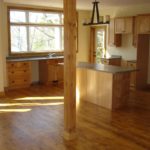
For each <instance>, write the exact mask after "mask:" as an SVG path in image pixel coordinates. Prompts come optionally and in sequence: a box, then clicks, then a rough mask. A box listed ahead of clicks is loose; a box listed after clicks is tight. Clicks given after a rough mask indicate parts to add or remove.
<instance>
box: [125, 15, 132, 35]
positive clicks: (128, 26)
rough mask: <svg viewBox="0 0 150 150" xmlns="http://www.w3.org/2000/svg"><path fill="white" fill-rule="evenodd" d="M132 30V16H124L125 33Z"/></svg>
mask: <svg viewBox="0 0 150 150" xmlns="http://www.w3.org/2000/svg"><path fill="white" fill-rule="evenodd" d="M132 31H133V18H132V17H127V18H125V33H132Z"/></svg>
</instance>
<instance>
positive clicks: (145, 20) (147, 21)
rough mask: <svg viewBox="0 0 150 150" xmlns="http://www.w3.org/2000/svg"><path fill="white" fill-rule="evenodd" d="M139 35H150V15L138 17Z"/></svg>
mask: <svg viewBox="0 0 150 150" xmlns="http://www.w3.org/2000/svg"><path fill="white" fill-rule="evenodd" d="M138 33H148V34H150V15H146V16H138Z"/></svg>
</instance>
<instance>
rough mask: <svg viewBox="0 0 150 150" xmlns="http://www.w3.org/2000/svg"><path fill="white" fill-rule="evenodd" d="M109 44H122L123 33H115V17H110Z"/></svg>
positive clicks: (118, 45) (117, 45)
mask: <svg viewBox="0 0 150 150" xmlns="http://www.w3.org/2000/svg"><path fill="white" fill-rule="evenodd" d="M108 45H109V46H116V47H120V46H121V35H120V34H115V19H110V24H109V38H108Z"/></svg>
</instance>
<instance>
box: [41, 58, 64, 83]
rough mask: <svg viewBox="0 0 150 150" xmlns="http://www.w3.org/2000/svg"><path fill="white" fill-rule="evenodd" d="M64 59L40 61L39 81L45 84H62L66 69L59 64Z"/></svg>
mask: <svg viewBox="0 0 150 150" xmlns="http://www.w3.org/2000/svg"><path fill="white" fill-rule="evenodd" d="M62 62H63V59H49V60H41V61H39V81H40V83H43V84H50V83H55V82H62V81H63V78H64V67H63V65H61V64H59V63H62Z"/></svg>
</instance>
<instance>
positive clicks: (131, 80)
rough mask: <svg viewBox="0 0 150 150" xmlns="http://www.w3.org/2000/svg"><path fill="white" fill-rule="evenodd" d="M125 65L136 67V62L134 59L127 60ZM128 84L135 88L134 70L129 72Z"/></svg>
mask: <svg viewBox="0 0 150 150" xmlns="http://www.w3.org/2000/svg"><path fill="white" fill-rule="evenodd" d="M127 67H130V68H133V69H136V68H137V67H136V62H135V61H127ZM130 86H131V87H133V88H135V87H136V72H131V75H130Z"/></svg>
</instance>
